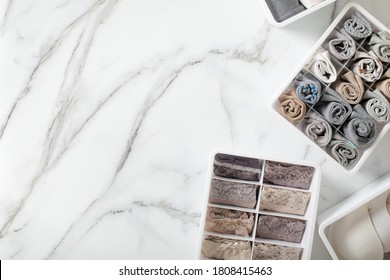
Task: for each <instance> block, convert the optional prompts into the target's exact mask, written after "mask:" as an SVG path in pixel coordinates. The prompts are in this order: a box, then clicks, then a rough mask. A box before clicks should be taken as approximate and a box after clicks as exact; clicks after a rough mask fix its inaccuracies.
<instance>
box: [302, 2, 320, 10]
mask: <svg viewBox="0 0 390 280" xmlns="http://www.w3.org/2000/svg"><path fill="white" fill-rule="evenodd" d="M323 1H324V0H299V2H301V3H302V5H303V6H305V8H306V9H309V8H311V7H314V6H315V5H318V4H320V3H321V2H323Z"/></svg>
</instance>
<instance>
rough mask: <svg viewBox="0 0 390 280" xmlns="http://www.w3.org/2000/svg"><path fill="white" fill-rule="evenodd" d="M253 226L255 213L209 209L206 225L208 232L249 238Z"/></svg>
mask: <svg viewBox="0 0 390 280" xmlns="http://www.w3.org/2000/svg"><path fill="white" fill-rule="evenodd" d="M253 226H254V216H253V213H249V212H241V211H236V210H230V209H222V208H215V207H208V209H207V213H206V225H205V229H206V230H207V231H212V232H219V233H225V234H237V235H241V236H249V235H250V234H251V232H252V230H253Z"/></svg>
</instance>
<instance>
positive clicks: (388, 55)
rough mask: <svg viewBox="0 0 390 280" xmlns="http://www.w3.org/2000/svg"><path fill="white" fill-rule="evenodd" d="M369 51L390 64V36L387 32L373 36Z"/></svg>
mask: <svg viewBox="0 0 390 280" xmlns="http://www.w3.org/2000/svg"><path fill="white" fill-rule="evenodd" d="M368 45H369V46H370V47H369V49H370V50H372V51H373V52H374V53H375V54H376V55H377V56H378V57H379V59H380V60H382V61H383V62H390V34H389V33H388V32H387V31H380V32H378V34H373V35H372V37H371V40H370V42H369V43H368Z"/></svg>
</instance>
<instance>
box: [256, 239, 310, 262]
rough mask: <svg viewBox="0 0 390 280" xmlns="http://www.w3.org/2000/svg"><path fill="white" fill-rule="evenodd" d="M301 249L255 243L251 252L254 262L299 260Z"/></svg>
mask: <svg viewBox="0 0 390 280" xmlns="http://www.w3.org/2000/svg"><path fill="white" fill-rule="evenodd" d="M301 253H302V248H293V247H287V246H281V245H272V244H264V243H257V244H256V245H255V248H254V250H253V259H254V260H299V259H300V256H301Z"/></svg>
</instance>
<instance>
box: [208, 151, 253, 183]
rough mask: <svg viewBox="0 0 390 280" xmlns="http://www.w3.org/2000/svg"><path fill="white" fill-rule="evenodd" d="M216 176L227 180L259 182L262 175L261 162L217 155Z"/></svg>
mask: <svg viewBox="0 0 390 280" xmlns="http://www.w3.org/2000/svg"><path fill="white" fill-rule="evenodd" d="M214 174H215V175H217V176H221V177H226V178H233V179H240V180H246V181H259V180H260V175H261V166H260V160H258V159H255V158H247V157H240V156H234V155H227V154H216V155H215V158H214Z"/></svg>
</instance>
